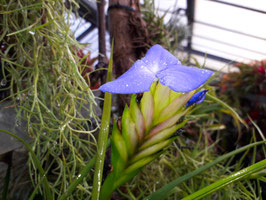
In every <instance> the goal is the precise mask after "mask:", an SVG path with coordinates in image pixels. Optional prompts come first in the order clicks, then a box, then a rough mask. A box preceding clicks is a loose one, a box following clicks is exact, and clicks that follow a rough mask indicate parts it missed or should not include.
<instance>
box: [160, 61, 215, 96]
mask: <svg viewBox="0 0 266 200" xmlns="http://www.w3.org/2000/svg"><path fill="white" fill-rule="evenodd" d="M211 75H212V71H209V70H206V69H200V68H195V67H187V66H182V65H171V66H168V67H167V68H166V69H165V70H163V71H160V72H158V73H157V74H156V76H157V77H158V78H159V81H160V83H162V84H163V85H167V86H168V87H169V88H170V89H171V90H174V91H175V92H190V91H192V90H195V89H197V88H198V87H200V86H201V85H202V84H203V83H205V82H206V81H207V80H208V78H209V77H210V76H211Z"/></svg>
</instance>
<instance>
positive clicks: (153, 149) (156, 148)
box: [130, 138, 175, 164]
mask: <svg viewBox="0 0 266 200" xmlns="http://www.w3.org/2000/svg"><path fill="white" fill-rule="evenodd" d="M174 139H175V138H171V139H169V140H166V141H163V142H160V143H158V144H155V145H153V146H150V147H148V148H147V149H144V150H142V151H141V152H139V153H138V154H137V155H136V156H134V157H133V158H132V159H131V160H130V164H133V163H134V162H136V161H138V160H140V159H142V158H145V157H147V156H150V155H152V154H154V153H157V152H158V151H161V150H162V149H163V148H165V147H167V146H168V145H169V144H170V143H171V142H172V141H173V140H174Z"/></svg>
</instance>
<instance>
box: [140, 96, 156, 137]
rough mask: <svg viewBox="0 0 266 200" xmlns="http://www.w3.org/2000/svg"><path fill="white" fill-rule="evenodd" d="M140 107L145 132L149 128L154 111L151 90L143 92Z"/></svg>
mask: <svg viewBox="0 0 266 200" xmlns="http://www.w3.org/2000/svg"><path fill="white" fill-rule="evenodd" d="M140 109H141V112H142V115H143V118H144V127H145V133H147V132H148V131H149V130H150V128H151V125H152V120H153V113H154V101H153V97H152V94H151V92H145V93H144V94H143V97H142V99H141V102H140Z"/></svg>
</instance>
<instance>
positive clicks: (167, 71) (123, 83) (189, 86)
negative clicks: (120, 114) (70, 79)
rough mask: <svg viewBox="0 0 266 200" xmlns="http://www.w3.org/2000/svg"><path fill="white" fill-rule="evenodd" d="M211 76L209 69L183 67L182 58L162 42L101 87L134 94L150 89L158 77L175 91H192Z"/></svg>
mask: <svg viewBox="0 0 266 200" xmlns="http://www.w3.org/2000/svg"><path fill="white" fill-rule="evenodd" d="M211 75H212V72H211V71H209V70H206V69H199V68H195V67H187V66H182V65H181V63H180V61H179V60H178V59H177V58H176V57H175V56H173V55H172V54H171V53H170V52H168V51H167V50H165V49H164V48H163V47H161V46H160V45H158V44H157V45H154V46H153V47H151V48H150V49H149V51H148V52H147V54H146V56H145V57H144V58H142V59H141V60H137V61H136V63H135V64H134V65H133V66H132V67H131V68H130V69H129V70H128V71H127V72H126V73H124V74H123V75H121V76H120V77H119V78H117V79H116V80H114V81H111V82H108V83H105V84H104V85H102V86H101V87H100V88H99V89H100V90H101V91H103V92H110V93H116V94H133V93H142V92H146V91H149V89H150V86H151V84H152V82H153V81H154V80H156V79H158V80H159V82H160V83H161V84H163V85H167V86H168V87H169V88H170V89H172V90H174V91H175V92H190V91H192V90H195V89H197V88H198V87H199V86H201V85H202V84H203V83H204V82H205V81H207V80H208V78H209V77H210V76H211Z"/></svg>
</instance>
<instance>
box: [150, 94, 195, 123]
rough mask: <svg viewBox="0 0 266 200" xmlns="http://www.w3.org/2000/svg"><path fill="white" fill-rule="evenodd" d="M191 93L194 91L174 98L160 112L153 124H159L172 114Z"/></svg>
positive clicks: (187, 99)
mask: <svg viewBox="0 0 266 200" xmlns="http://www.w3.org/2000/svg"><path fill="white" fill-rule="evenodd" d="M193 94H194V92H189V93H185V94H183V95H181V96H179V97H178V98H176V99H175V100H174V101H173V102H172V103H170V104H169V105H168V106H167V107H166V108H165V109H164V110H163V111H162V112H161V113H160V115H159V118H158V119H157V120H156V121H155V122H154V124H159V123H161V122H163V121H165V120H167V119H169V118H170V117H172V116H174V115H175V114H176V112H177V111H178V110H180V109H181V108H182V107H183V106H184V105H185V104H186V103H187V102H188V101H189V99H190V98H191V96H192V95H193Z"/></svg>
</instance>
